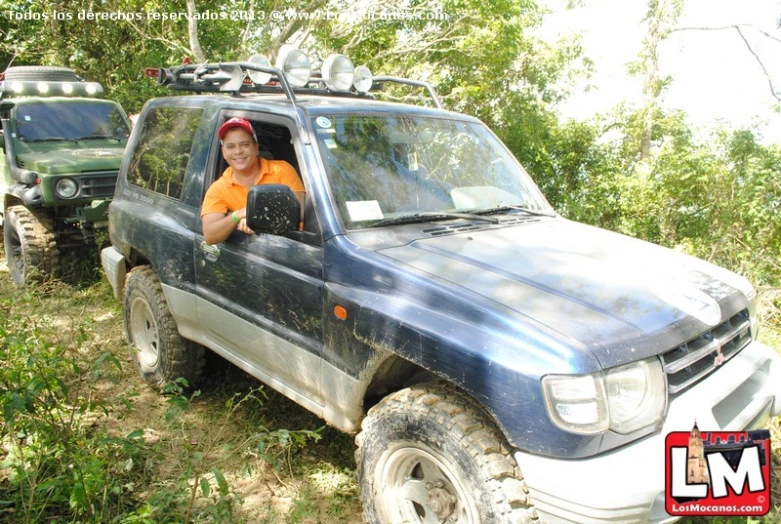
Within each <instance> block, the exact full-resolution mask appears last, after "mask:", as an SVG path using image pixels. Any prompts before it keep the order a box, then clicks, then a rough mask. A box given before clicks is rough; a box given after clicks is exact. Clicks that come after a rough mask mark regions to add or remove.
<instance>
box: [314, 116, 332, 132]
mask: <svg viewBox="0 0 781 524" xmlns="http://www.w3.org/2000/svg"><path fill="white" fill-rule="evenodd" d="M315 124H317V125H318V126H320V127H322V128H324V129H325V128H329V127H331V121H330V120H329V119H327V118H326V117H324V116H318V117H317V118H316V119H315Z"/></svg>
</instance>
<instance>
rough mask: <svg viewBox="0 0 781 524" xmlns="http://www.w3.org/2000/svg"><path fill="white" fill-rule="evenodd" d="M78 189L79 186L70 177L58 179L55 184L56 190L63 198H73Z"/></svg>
mask: <svg viewBox="0 0 781 524" xmlns="http://www.w3.org/2000/svg"><path fill="white" fill-rule="evenodd" d="M78 190H79V186H77V185H76V182H74V181H73V180H71V179H70V178H63V179H61V180H58V181H57V184H56V185H55V186H54V191H55V192H56V193H57V194H58V195H59V196H60V197H62V198H73V197H74V196H76V192H77V191H78Z"/></svg>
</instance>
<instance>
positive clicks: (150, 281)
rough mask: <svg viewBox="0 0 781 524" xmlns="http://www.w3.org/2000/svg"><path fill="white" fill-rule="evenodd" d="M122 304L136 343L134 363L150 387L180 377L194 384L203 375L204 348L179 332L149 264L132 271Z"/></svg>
mask: <svg viewBox="0 0 781 524" xmlns="http://www.w3.org/2000/svg"><path fill="white" fill-rule="evenodd" d="M123 306H124V307H123V309H124V316H125V331H126V333H127V339H128V342H130V343H131V344H132V345H133V346H134V347H133V362H134V363H135V365H136V367H137V368H138V371H139V372H140V373H141V376H142V377H143V378H144V380H145V381H146V382H147V383H148V384H149V385H150V386H152V387H153V388H155V389H160V388H162V387H163V386H164V385H165V384H167V383H169V382H172V381H173V380H175V379H177V378H179V377H184V378H185V379H187V381H188V382H189V383H191V384H192V383H194V382H196V381H197V380H198V379H199V378H200V376H201V371H202V370H203V364H204V348H203V346H201V345H199V344H196V343H195V342H192V341H190V340H187V339H185V338H182V336H181V335H180V334H179V330H178V328H177V327H176V320H174V317H173V315H171V312H170V311H169V309H168V302H167V301H166V299H165V295H164V294H163V288H162V286H161V285H160V280H159V279H158V278H157V275H156V274H155V272H154V270H152V268H151V267H150V266H138V267H135V268H133V269H132V270H131V271H130V273H129V274H128V276H127V280H125V296H124V303H123Z"/></svg>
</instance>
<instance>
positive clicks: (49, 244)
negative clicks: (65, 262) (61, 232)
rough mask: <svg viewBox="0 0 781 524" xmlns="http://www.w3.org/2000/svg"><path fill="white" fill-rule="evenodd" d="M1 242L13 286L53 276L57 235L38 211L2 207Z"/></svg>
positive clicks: (57, 264) (57, 270)
mask: <svg viewBox="0 0 781 524" xmlns="http://www.w3.org/2000/svg"><path fill="white" fill-rule="evenodd" d="M3 243H4V247H5V259H6V262H7V263H8V269H9V271H10V272H11V279H12V280H13V282H14V284H16V285H17V286H20V287H21V286H24V285H25V284H27V283H29V282H32V281H40V280H44V279H46V278H50V277H56V276H57V274H58V272H59V255H60V252H59V251H58V250H57V236H56V234H55V233H54V227H53V225H52V222H51V220H49V219H48V218H46V217H44V216H43V215H42V214H38V213H33V212H32V211H30V210H29V209H27V208H26V207H24V206H11V207H9V208H8V209H6V214H5V220H4V224H3Z"/></svg>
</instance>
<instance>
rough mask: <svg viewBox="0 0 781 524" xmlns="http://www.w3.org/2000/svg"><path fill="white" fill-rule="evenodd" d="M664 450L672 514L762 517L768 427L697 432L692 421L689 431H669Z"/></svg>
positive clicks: (667, 500) (767, 504) (767, 480)
mask: <svg viewBox="0 0 781 524" xmlns="http://www.w3.org/2000/svg"><path fill="white" fill-rule="evenodd" d="M719 356H721V352H719ZM722 359H723V356H722ZM718 364H719V360H718V357H716V365H718ZM665 454H666V459H665V474H666V480H665V509H666V510H667V513H669V514H670V515H676V516H678V515H681V516H703V517H711V516H761V515H765V514H767V512H768V511H770V432H769V431H768V430H764V429H762V430H755V431H732V432H728V431H707V432H705V431H703V432H700V429H699V428H698V427H697V423H696V422H695V424H694V427H693V428H692V430H691V431H690V432H687V431H675V432H672V433H670V434H669V435H667V439H666V440H665Z"/></svg>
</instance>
